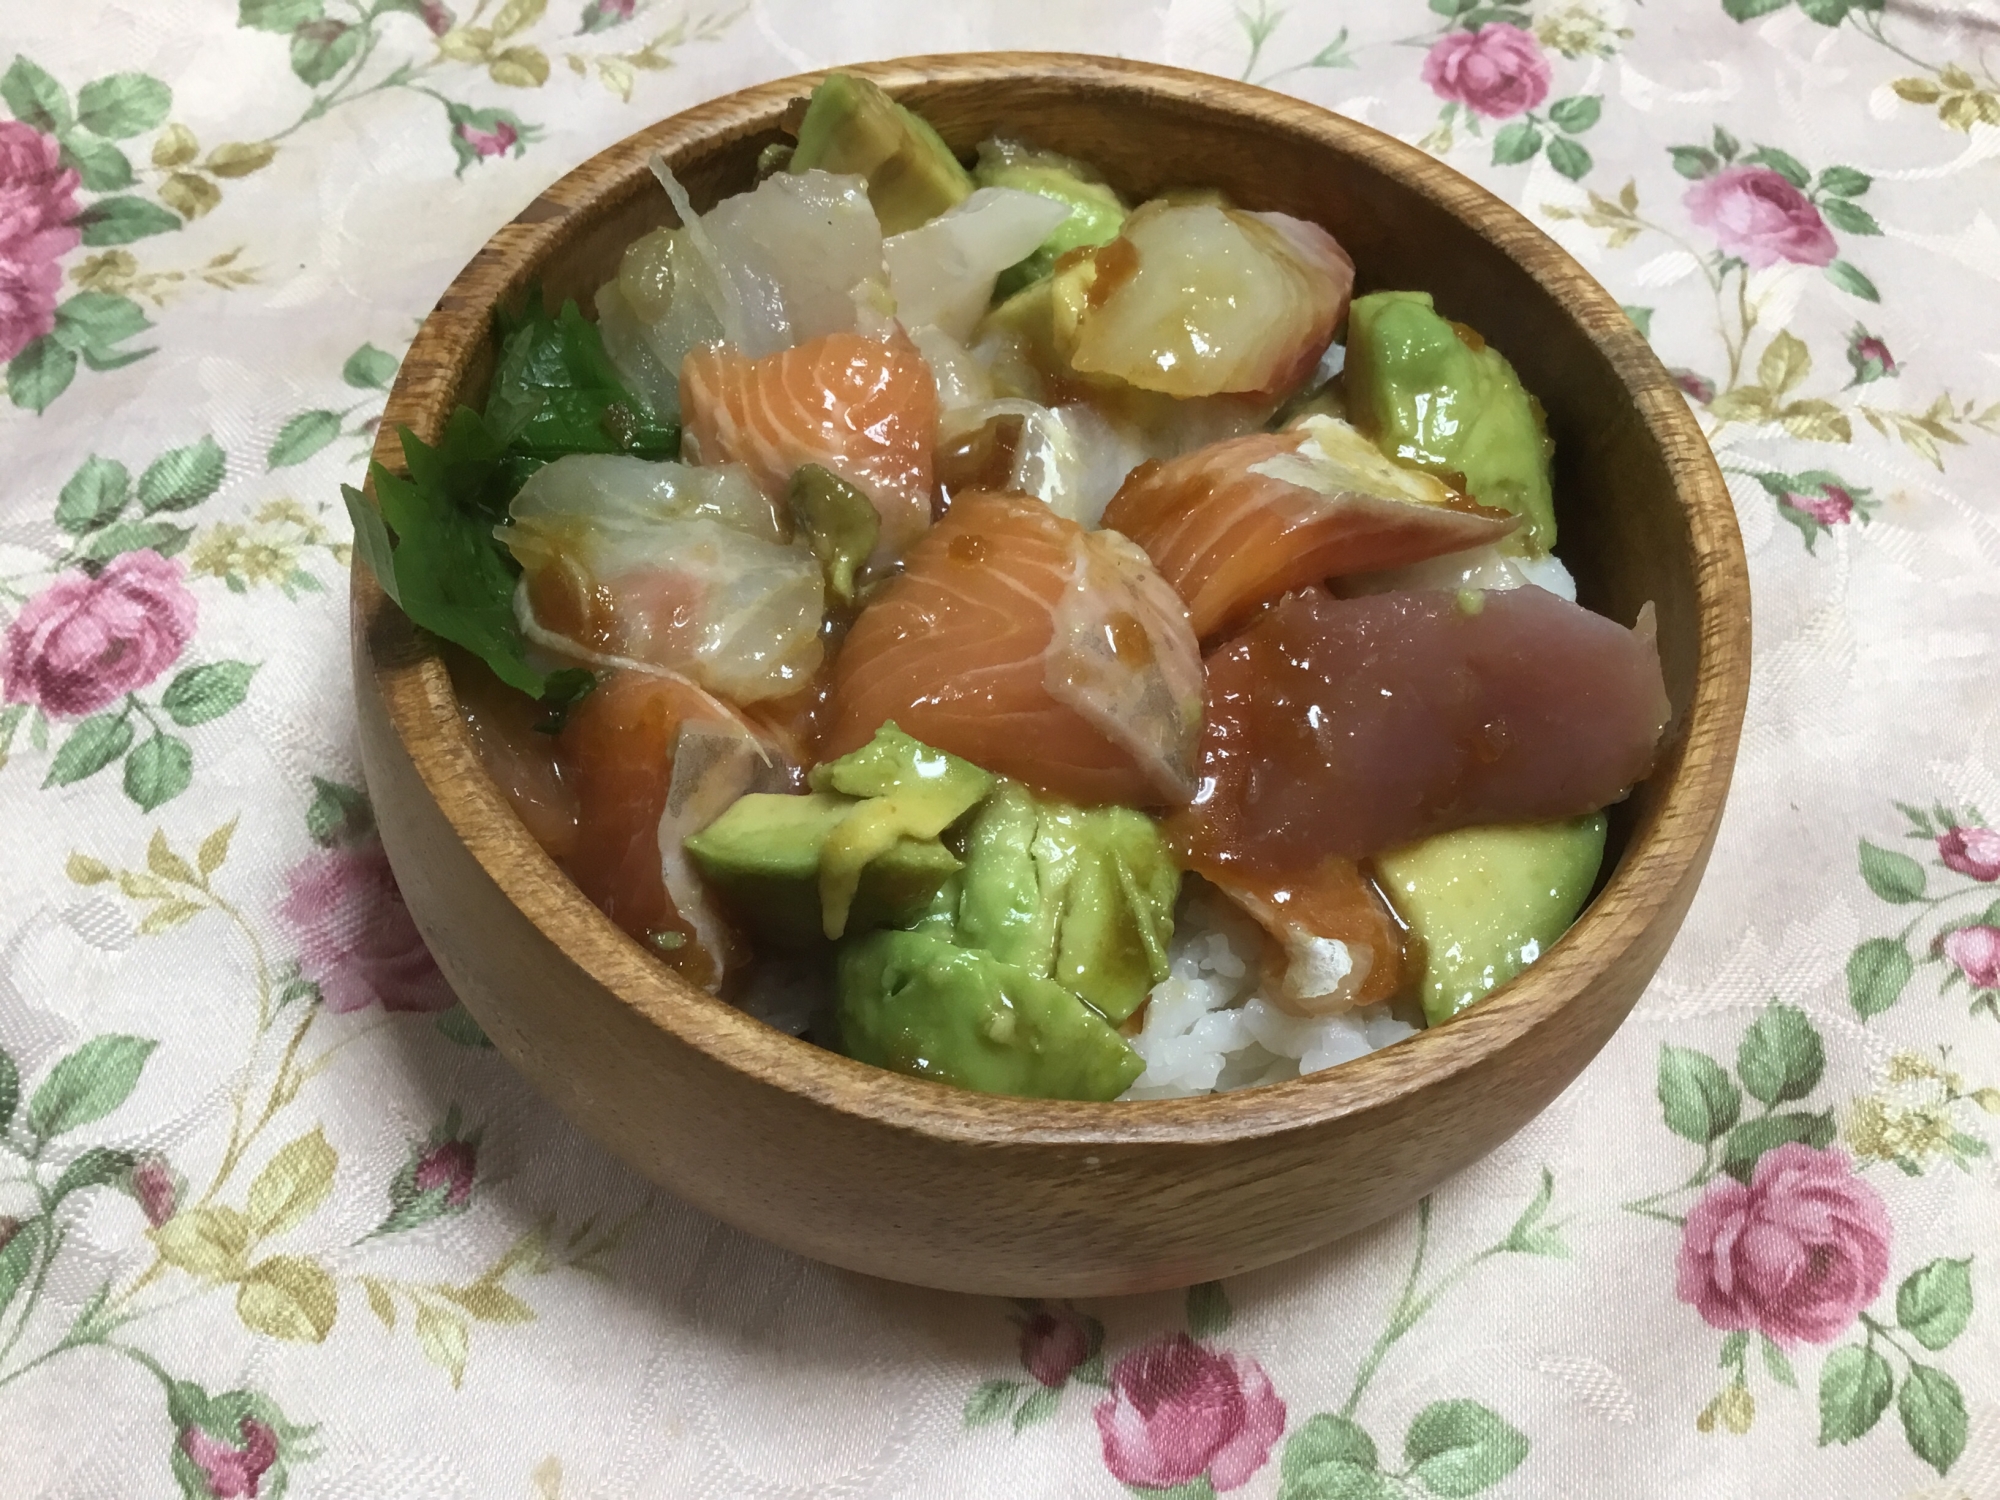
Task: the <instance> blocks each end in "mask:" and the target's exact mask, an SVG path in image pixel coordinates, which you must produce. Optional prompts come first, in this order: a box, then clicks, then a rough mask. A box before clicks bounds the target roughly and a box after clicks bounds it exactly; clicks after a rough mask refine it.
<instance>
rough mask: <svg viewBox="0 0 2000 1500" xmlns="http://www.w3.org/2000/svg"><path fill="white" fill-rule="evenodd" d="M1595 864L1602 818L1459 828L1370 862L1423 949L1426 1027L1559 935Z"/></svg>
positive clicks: (1600, 855)
mask: <svg viewBox="0 0 2000 1500" xmlns="http://www.w3.org/2000/svg"><path fill="white" fill-rule="evenodd" d="M1603 860H1604V814H1603V813H1601V812H1599V813H1591V814H1589V815H1587V816H1585V817H1581V818H1569V819H1565V820H1564V821H1562V822H1559V823H1523V824H1511V825H1504V826H1495V827H1487V828H1461V829H1458V830H1456V831H1455V832H1452V833H1442V834H1439V835H1437V836H1436V837H1435V838H1428V839H1421V840H1419V841H1418V842H1416V843H1414V844H1407V845H1405V846H1404V847H1403V848H1401V849H1393V850H1391V851H1389V852H1388V853H1387V854H1380V855H1377V856H1376V858H1375V874H1376V877H1377V879H1378V880H1379V881H1380V882H1381V885H1382V889H1383V891H1384V893H1385V894H1387V896H1388V897H1389V902H1390V904H1391V905H1392V906H1394V907H1395V908H1396V911H1397V914H1398V915H1400V916H1401V917H1402V919H1403V920H1404V921H1405V922H1407V923H1408V924H1409V927H1410V932H1411V934H1412V935H1413V936H1415V937H1416V938H1418V939H1419V940H1420V942H1419V943H1418V944H1416V945H1413V946H1418V947H1421V949H1422V952H1423V976H1424V977H1423V999H1424V1017H1425V1019H1426V1020H1427V1021H1429V1023H1430V1024H1431V1025H1433V1026H1436V1025H1440V1024H1441V1023H1443V1022H1445V1021H1449V1020H1450V1019H1451V1018H1452V1017H1453V1016H1455V1015H1457V1014H1458V1013H1459V1012H1460V1011H1462V1010H1464V1009H1465V1008H1466V1007H1467V1006H1469V1005H1472V1004H1473V1003H1474V1002H1475V1001H1478V1000H1480V999H1483V998H1484V997H1485V996H1486V995H1487V994H1489V993H1490V992H1491V991H1493V990H1495V989H1497V988H1499V987H1500V986H1501V985H1503V984H1505V983H1506V982H1507V981H1508V980H1510V979H1512V978H1513V977H1514V976H1515V975H1516V974H1518V973H1520V972H1521V970H1523V969H1525V968H1526V967H1527V966H1528V965H1529V964H1531V963H1533V962H1534V961H1535V960H1536V959H1537V958H1540V957H1541V955H1542V953H1543V951H1544V950H1545V949H1547V948H1548V946H1549V945H1550V944H1551V943H1553V942H1555V940H1556V939H1557V938H1559V937H1561V936H1562V935H1563V933H1565V932H1566V931H1568V930H1569V925H1570V923H1572V922H1574V921H1575V920H1576V914H1577V913H1578V912H1579V911H1581V910H1582V909H1583V903H1584V902H1585V901H1586V900H1587V899H1588V898H1589V896H1590V888H1591V886H1592V885H1594V884H1595V883H1596V881H1597V868H1598V866H1599V865H1600V864H1601V863H1603Z"/></svg>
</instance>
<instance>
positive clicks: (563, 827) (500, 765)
mask: <svg viewBox="0 0 2000 1500" xmlns="http://www.w3.org/2000/svg"><path fill="white" fill-rule="evenodd" d="M450 655H451V685H452V688H453V690H454V691H455V692H456V693H457V695H458V712H459V716H460V717H461V718H463V719H464V720H465V731H466V734H467V735H468V736H469V737H470V738H471V740H472V747H473V749H474V750H475V751H477V752H478V755H479V760H480V764H481V765H483V766H485V767H486V774H487V775H488V776H491V777H492V778H493V782H494V784H495V785H496V786H498V787H499V788H500V792H501V795H502V796H504V797H506V799H507V801H508V804H509V805H510V806H511V807H512V808H513V809H514V813H515V816H517V817H518V818H520V820H521V822H522V823H523V824H524V825H526V827H527V830H528V832H529V833H530V834H531V835H533V837H534V840H535V842H536V843H538V844H540V845H541V846H542V848H543V849H545V850H547V851H548V855H549V858H550V859H553V860H554V861H555V862H556V863H557V864H562V863H563V862H564V861H566V860H567V859H568V858H569V857H570V855H571V854H573V853H574V852H575V851H576V820H577V803H576V778H575V773H574V772H573V771H572V770H571V768H570V767H569V766H567V765H566V764H564V761H563V758H562V756H561V755H560V754H559V753H558V750H557V746H556V737H555V736H554V735H552V734H544V733H543V732H542V731H541V730H539V729H537V728H536V727H535V726H536V725H537V724H538V723H539V722H540V721H541V720H542V719H543V718H544V717H546V715H547V712H548V711H547V710H546V709H545V708H543V707H542V705H541V704H540V703H538V702H536V701H535V700H534V699H533V698H530V697H529V696H528V695H527V694H526V693H523V692H520V691H518V690H517V689H515V688H511V687H509V686H508V685H507V684H506V683H504V682H502V681H501V680H500V679H499V678H498V677H497V676H495V675H494V673H493V669H492V668H490V667H488V666H487V665H486V663H485V662H483V661H481V660H480V659H479V658H478V657H476V656H474V655H473V654H472V653H471V652H469V651H461V650H458V649H456V648H454V649H453V650H452V651H451V654H450Z"/></svg>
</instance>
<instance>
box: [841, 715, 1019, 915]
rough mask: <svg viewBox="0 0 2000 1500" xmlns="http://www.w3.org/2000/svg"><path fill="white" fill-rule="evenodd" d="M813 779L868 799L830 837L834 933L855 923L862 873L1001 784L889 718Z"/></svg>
mask: <svg viewBox="0 0 2000 1500" xmlns="http://www.w3.org/2000/svg"><path fill="white" fill-rule="evenodd" d="M808 782H809V784H810V785H811V787H812V789H813V790H814V791H816V792H839V793H842V794H844V795H846V796H850V797H860V798H862V799H864V800H863V801H862V803H861V804H860V805H859V806H858V807H856V808H855V809H854V811H853V812H851V813H850V814H849V815H848V816H847V817H845V818H843V819H842V820H841V821H840V822H839V824H837V825H836V826H835V827H834V828H833V830H832V831H831V832H830V833H829V834H828V835H827V839H826V843H825V845H824V846H823V847H822V851H821V855H820V865H819V899H820V914H821V917H822V919H823V921H824V927H825V932H826V935H827V936H828V937H830V938H834V937H839V936H840V935H841V933H842V932H844V931H845V930H846V928H847V919H848V912H849V909H850V907H851V906H852V905H853V903H854V900H855V895H856V892H857V891H858V890H859V888H860V885H861V874H862V871H863V870H864V869H866V868H867V866H869V865H870V864H872V863H873V862H874V861H875V860H877V859H879V858H880V857H881V856H882V855H884V854H886V853H887V852H888V851H889V850H890V849H892V848H894V847H895V846H896V845H897V844H899V843H901V842H903V841H904V840H907V839H916V840H931V839H935V838H937V836H938V835H939V834H941V833H943V832H944V831H945V829H947V828H949V827H950V826H951V825H952V824H954V823H956V822H957V821H958V820H959V819H960V818H962V817H964V816H965V814H966V813H968V812H970V811H971V810H972V808H973V807H974V806H976V805H977V804H978V803H979V801H980V800H981V799H982V798H984V797H985V796H986V794H987V793H988V792H990V791H991V790H992V789H993V782H994V777H993V774H992V773H991V772H990V771H982V770H980V769H979V767H977V766H975V765H973V764H972V762H971V761H967V760H960V759H959V758H958V757H957V756H956V755H948V754H946V753H945V752H944V751H942V750H933V749H932V748H931V747H930V746H929V745H926V744H924V743H923V742H922V741H921V740H918V739H914V738H912V737H911V736H909V735H907V734H905V733H903V731H902V730H901V729H899V728H897V727H896V725H895V724H893V723H889V724H884V725H883V726H882V727H881V728H880V729H878V730H876V731H875V737H874V738H873V739H872V740H870V741H869V742H868V743H867V744H865V745H863V746H862V747H861V748H860V749H858V750H854V751H851V752H849V753H848V754H846V755H843V756H841V757H840V758H839V759H838V760H830V761H827V762H826V763H825V764H824V765H819V766H815V767H814V768H813V770H812V774H811V776H810V777H808Z"/></svg>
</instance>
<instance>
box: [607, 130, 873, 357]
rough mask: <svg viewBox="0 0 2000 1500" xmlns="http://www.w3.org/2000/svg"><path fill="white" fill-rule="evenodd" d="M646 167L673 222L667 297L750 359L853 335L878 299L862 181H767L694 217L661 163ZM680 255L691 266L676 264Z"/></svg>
mask: <svg viewBox="0 0 2000 1500" xmlns="http://www.w3.org/2000/svg"><path fill="white" fill-rule="evenodd" d="M652 168H653V172H654V175H655V176H657V177H658V178H659V179H660V185H661V186H662V187H664V188H665V189H666V190H667V196H668V197H669V198H670V199H671V200H672V202H673V205H674V211H675V212H676V213H677V214H678V215H679V216H680V220H681V228H680V230H679V231H678V235H679V240H678V241H677V242H676V244H675V246H674V248H675V251H676V257H675V265H674V271H675V279H674V287H673V290H674V295H675V296H676V297H691V298H693V299H695V300H697V301H699V302H700V303H702V304H703V305H704V307H705V309H706V314H705V315H706V317H708V318H710V319H712V320H713V321H714V322H715V323H716V324H717V325H718V326H719V327H720V328H721V330H722V336H723V337H724V338H726V339H727V340H728V341H729V342H730V343H731V344H732V345H733V346H735V347H736V348H737V349H739V350H741V351H742V352H743V353H744V354H746V355H748V356H750V357H751V358H759V357H761V356H764V355H767V354H775V353H777V352H778V351H780V350H782V349H789V348H791V347H793V346H794V345H797V344H801V343H805V342H807V341H809V340H812V339H816V338H819V337H821V336H822V335H825V334H829V333H834V332H844V331H849V330H852V329H854V328H855V327H856V326H857V325H858V322H859V321H860V318H861V316H862V308H863V307H864V306H865V305H866V304H868V303H870V302H872V301H874V300H876V299H878V298H884V299H885V298H886V295H887V289H886V286H885V285H884V277H883V269H882V226H881V224H880V223H879V222H878V221H877V219H876V217H875V209H874V206H873V205H872V204H871V203H870V202H869V201H868V185H867V183H866V182H865V181H864V180H863V179H862V178H860V177H855V176H851V175H840V174H836V173H832V172H819V171H810V172H779V173H774V174H773V175H771V176H769V177H766V178H765V179H764V180H763V181H762V182H760V183H758V184H757V186H756V187H754V188H752V189H751V190H750V191H748V192H744V193H737V194H735V195H733V196H731V197H728V198H725V199H723V200H722V201H721V202H720V203H718V204H716V205H715V207H714V208H712V209H710V210H709V211H708V212H707V213H705V214H696V213H695V212H694V205H693V204H692V203H690V202H689V201H688V196H687V193H686V191H685V190H684V189H683V188H682V187H681V185H680V183H679V182H678V181H677V180H676V179H675V177H674V175H673V173H672V172H671V171H669V170H668V169H667V166H666V163H665V161H664V160H663V159H662V158H660V157H659V156H657V155H656V156H654V157H653V159H652ZM683 250H685V252H686V253H687V255H688V256H689V258H690V259H691V260H692V261H693V262H694V264H687V265H683V264H682V263H681V261H680V256H679V252H681V251H683ZM621 280H622V272H621ZM628 295H629V291H628ZM634 305H635V308H636V310H638V311H639V312H640V313H641V315H642V316H648V309H646V308H643V307H638V305H637V303H636V302H635V304H634Z"/></svg>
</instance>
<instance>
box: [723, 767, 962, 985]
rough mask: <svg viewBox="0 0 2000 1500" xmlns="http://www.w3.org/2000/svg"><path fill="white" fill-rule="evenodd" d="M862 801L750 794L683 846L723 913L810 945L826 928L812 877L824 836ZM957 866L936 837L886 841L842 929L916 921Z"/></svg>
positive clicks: (777, 937) (778, 939)
mask: <svg viewBox="0 0 2000 1500" xmlns="http://www.w3.org/2000/svg"><path fill="white" fill-rule="evenodd" d="M864 805H865V804H864V803H863V802H862V801H861V800H860V799H858V798H854V797H845V796H842V795H840V794H839V793H837V792H813V793H811V794H809V795H807V796H803V797H790V796H778V795H772V794H769V793H763V792H753V793H750V794H749V795H747V796H743V797H739V798H737V799H736V801H735V802H733V803H731V804H730V806H729V809H728V810H727V811H726V812H724V813H723V815H722V816H721V817H719V818H717V819H716V820H715V821H714V822H713V823H711V824H709V825H708V827H706V828H704V829H703V830H702V831H701V832H700V833H697V834H694V835H692V836H691V837H690V838H688V839H687V840H686V841H685V847H686V848H687V851H688V854H689V855H690V856H692V858H693V859H694V862H695V865H696V867H697V868H698V869H699V870H700V871H701V873H702V877H703V879H705V880H706V881H707V882H708V883H709V885H710V886H711V887H713V889H714V890H715V892H716V894H717V896H718V897H719V898H720V899H721V900H722V902H723V904H724V905H725V906H726V907H727V908H728V909H729V912H730V914H731V915H732V916H733V917H735V918H736V919H737V920H738V921H739V922H741V923H743V925H744V926H746V927H748V928H749V929H750V930H751V932H752V933H754V934H755V935H756V936H757V937H759V938H761V939H762V940H764V941H766V942H769V943H772V944H774V945H776V946H779V947H785V948H803V947H812V946H815V945H817V944H818V942H819V941H820V939H821V937H822V934H823V933H824V930H825V927H824V915H823V912H822V910H821V905H820V894H819V875H820V866H821V862H822V860H823V858H824V855H825V851H826V844H827V840H828V839H829V838H830V837H831V836H832V834H833V831H834V830H835V829H836V828H838V827H839V826H840V825H841V824H842V823H843V822H845V821H846V820H847V819H848V818H849V817H850V816H852V815H853V813H854V812H855V810H856V809H857V808H860V807H862V806H864ZM958 865H959V862H958V857H957V856H956V855H954V854H953V853H952V852H951V851H950V850H949V849H947V848H945V847H944V845H943V844H941V843H939V842H938V841H937V840H936V839H934V838H932V839H901V840H897V841H896V842H893V843H891V844H890V845H889V846H888V847H887V848H885V849H884V850H882V852H881V853H880V854H878V855H877V856H876V857H875V858H874V859H872V860H870V861H868V862H867V864H866V865H865V866H864V867H863V868H862V870H861V872H860V878H859V879H858V881H857V882H856V886H855V891H854V894H853V897H852V900H851V903H850V910H849V912H848V914H847V917H846V921H845V922H844V924H843V927H842V930H843V931H849V930H851V931H857V932H858V931H862V930H865V929H867V928H872V927H901V926H903V925H905V924H906V923H909V922H913V921H915V920H916V919H917V918H918V917H920V916H921V915H922V914H923V912H924V910H925V908H927V907H928V906H929V905H930V904H931V902H932V901H933V900H934V899H935V897H936V895H937V892H938V888H939V887H940V886H942V885H943V884H944V883H945V882H946V881H947V880H948V879H949V878H950V877H951V876H952V875H954V874H956V873H957V871H958Z"/></svg>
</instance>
